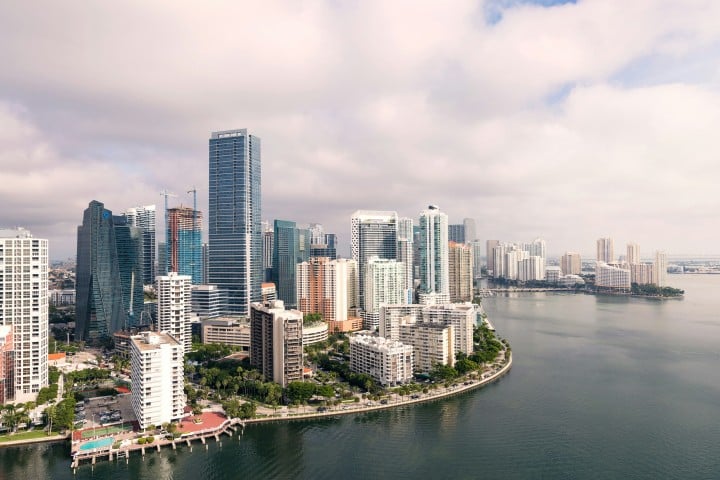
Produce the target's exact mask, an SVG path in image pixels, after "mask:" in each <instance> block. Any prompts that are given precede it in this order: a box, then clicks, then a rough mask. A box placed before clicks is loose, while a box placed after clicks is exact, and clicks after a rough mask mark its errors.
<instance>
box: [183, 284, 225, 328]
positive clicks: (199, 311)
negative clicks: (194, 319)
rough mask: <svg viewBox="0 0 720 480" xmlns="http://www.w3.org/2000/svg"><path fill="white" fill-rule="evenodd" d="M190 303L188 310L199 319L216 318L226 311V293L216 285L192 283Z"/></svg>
mask: <svg viewBox="0 0 720 480" xmlns="http://www.w3.org/2000/svg"><path fill="white" fill-rule="evenodd" d="M190 303H191V307H190V310H191V311H192V312H193V313H194V314H195V315H197V316H198V317H199V319H200V320H205V319H208V318H217V317H219V316H221V315H225V312H226V311H227V295H226V293H225V292H224V291H223V290H220V288H218V286H217V285H193V286H192V287H191V289H190Z"/></svg>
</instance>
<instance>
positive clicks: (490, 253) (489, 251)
mask: <svg viewBox="0 0 720 480" xmlns="http://www.w3.org/2000/svg"><path fill="white" fill-rule="evenodd" d="M499 245H500V240H486V241H485V257H486V261H487V270H488V275H491V276H493V277H495V278H498V277H499V276H500V275H497V274H496V272H495V253H494V250H495V247H498V246H499Z"/></svg>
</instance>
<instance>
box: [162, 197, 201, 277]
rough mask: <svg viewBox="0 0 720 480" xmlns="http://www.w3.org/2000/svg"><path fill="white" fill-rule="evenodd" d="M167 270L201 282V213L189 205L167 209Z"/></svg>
mask: <svg viewBox="0 0 720 480" xmlns="http://www.w3.org/2000/svg"><path fill="white" fill-rule="evenodd" d="M167 239H168V242H169V243H170V244H169V245H168V248H167V252H168V254H169V258H168V259H167V260H168V272H176V273H178V274H180V275H189V276H190V278H191V281H192V283H193V285H199V284H200V283H201V282H202V272H203V265H202V213H201V212H199V211H197V210H193V209H192V208H190V207H177V208H169V209H168V225H167Z"/></svg>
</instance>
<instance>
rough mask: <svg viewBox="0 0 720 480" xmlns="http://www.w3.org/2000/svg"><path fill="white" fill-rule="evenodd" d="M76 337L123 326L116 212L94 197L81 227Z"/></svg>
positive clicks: (106, 332)
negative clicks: (114, 215) (115, 221)
mask: <svg viewBox="0 0 720 480" xmlns="http://www.w3.org/2000/svg"><path fill="white" fill-rule="evenodd" d="M75 288H76V317H77V318H76V321H75V339H76V340H94V339H97V338H99V337H102V336H108V335H112V334H113V333H114V332H115V331H117V330H120V329H122V327H123V326H124V324H125V318H126V312H124V311H123V305H122V298H123V296H122V289H121V288H120V267H119V265H118V257H117V248H116V246H115V231H114V228H113V218H112V212H111V211H110V210H107V209H106V208H105V205H103V204H102V203H101V202H98V201H97V200H93V201H92V202H90V205H89V206H88V208H87V209H85V213H84V214H83V223H82V225H80V226H79V227H78V240H77V273H76V286H75Z"/></svg>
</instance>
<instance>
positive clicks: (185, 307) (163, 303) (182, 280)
mask: <svg viewBox="0 0 720 480" xmlns="http://www.w3.org/2000/svg"><path fill="white" fill-rule="evenodd" d="M157 301H158V330H159V331H161V332H165V333H168V334H170V335H172V337H173V338H175V340H177V341H178V342H180V344H181V345H182V346H183V349H184V350H183V351H184V352H189V351H190V347H191V346H192V327H191V325H190V323H191V322H192V321H193V317H194V315H192V313H191V312H192V277H190V275H178V274H177V273H175V272H169V273H168V274H167V275H162V276H159V277H157Z"/></svg>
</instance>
